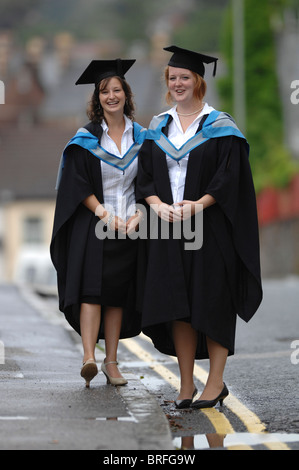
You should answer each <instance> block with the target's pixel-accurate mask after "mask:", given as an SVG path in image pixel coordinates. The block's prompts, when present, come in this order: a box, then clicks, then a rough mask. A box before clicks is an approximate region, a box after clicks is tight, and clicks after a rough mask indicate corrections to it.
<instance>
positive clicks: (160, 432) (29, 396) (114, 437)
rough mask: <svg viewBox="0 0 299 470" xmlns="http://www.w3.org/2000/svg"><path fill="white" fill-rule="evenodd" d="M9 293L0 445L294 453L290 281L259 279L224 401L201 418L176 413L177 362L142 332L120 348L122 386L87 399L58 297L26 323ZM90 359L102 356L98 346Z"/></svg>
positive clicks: (298, 417)
mask: <svg viewBox="0 0 299 470" xmlns="http://www.w3.org/2000/svg"><path fill="white" fill-rule="evenodd" d="M12 294H14V290H13V289H12V290H9V289H8V290H7V286H2V287H1V289H0V295H1V301H2V303H1V305H2V306H3V305H4V304H5V302H6V308H5V311H6V313H5V316H3V315H1V319H2V322H1V326H0V341H1V340H2V342H3V343H4V345H5V352H6V360H5V367H2V368H1V364H0V378H1V386H0V395H1V412H0V443H1V444H0V448H1V449H3V448H5V449H6V448H9V449H20V448H47V449H48V448H49V449H57V448H63V449H65V448H70V449H117V448H119V449H163V448H167V449H171V448H173V449H174V448H176V449H178V448H182V447H183V448H193V449H194V448H195V449H198V450H201V449H211V448H219V449H221V448H226V449H237V448H240V449H244V450H247V449H262V450H273V449H282V450H293V449H299V393H298V388H299V387H298V378H299V328H298V326H299V318H298V305H299V280H298V279H297V278H289V279H285V280H281V281H278V280H268V281H264V301H263V304H262V306H261V307H260V310H259V311H258V313H257V314H256V316H255V317H254V318H253V319H252V320H251V322H249V324H245V323H244V322H242V321H239V323H238V328H237V341H236V354H235V356H234V357H231V358H229V359H228V363H227V367H226V373H225V382H226V384H227V386H228V388H229V390H230V393H231V394H230V397H229V399H227V400H225V401H224V405H225V406H223V407H222V409H220V408H219V407H217V408H216V409H212V410H207V411H204V412H203V411H190V410H185V411H184V410H182V411H180V410H176V409H175V408H174V404H173V400H174V399H175V398H176V396H177V389H178V386H179V381H178V367H177V363H176V362H175V360H174V359H173V358H169V357H167V356H165V355H162V354H159V353H158V352H157V351H156V350H155V349H154V348H153V346H152V344H151V343H150V342H149V341H148V339H147V338H146V337H143V336H140V337H138V338H134V339H132V340H124V341H122V342H121V344H120V349H119V358H120V360H121V365H122V370H123V372H124V373H127V374H128V376H129V377H131V380H130V381H129V387H126V388H123V390H122V391H121V393H120V392H119V391H118V389H117V388H114V387H113V388H111V387H110V386H108V387H107V386H106V385H105V380H104V377H103V376H99V378H97V381H98V382H97V385H96V386H95V387H94V388H92V389H91V390H90V391H89V392H91V393H89V394H88V395H86V390H85V389H84V387H82V383H81V381H80V379H79V378H78V373H75V372H77V371H74V364H76V366H77V367H78V366H80V361H81V351H80V344H79V343H78V342H77V339H76V340H75V341H74V339H73V338H74V337H73V336H72V335H70V333H69V331H67V330H65V328H64V326H62V324H61V320H62V319H61V318H60V316H59V315H57V313H56V314H54V315H53V313H54V312H55V311H56V310H57V308H56V300H54V302H53V299H52V300H49V301H48V300H46V299H43V300H42V301H41V303H39V300H38V302H37V304H36V305H37V310H41V306H45V308H42V310H43V311H42V312H41V311H40V312H39V313H38V314H37V315H33V316H32V315H31V314H30V315H29V316H27V317H28V318H29V321H26V322H25V323H24V321H23V319H24V317H25V316H26V311H27V309H30V307H29V306H28V303H27V301H28V299H27V300H26V298H25V297H26V296H25V297H23V298H22V300H20V298H18V295H17V294H16V292H15V294H14V295H12ZM32 298H35V297H34V296H33V297H32V296H31V297H30V302H31V300H32ZM30 302H29V303H30ZM11 315H14V320H17V322H18V325H22V327H21V328H18V331H17V330H13V329H12V328H11V326H12V323H11V320H10V318H11ZM40 317H42V321H41V318H40ZM44 322H46V323H47V325H48V326H47V328H45V323H44ZM62 323H63V324H64V320H63V322H62ZM99 346H100V348H101V343H100V345H99ZM97 354H98V358H99V360H102V357H103V352H102V351H101V349H98V353H97ZM0 358H1V354H0ZM207 371H208V361H197V366H196V369H195V378H196V380H195V381H196V384H197V386H198V389H199V391H200V390H201V389H202V388H203V384H204V381H205V379H206V373H207ZM25 376H26V377H25ZM28 377H29V379H30V380H24V379H26V378H28ZM134 393H135V394H137V395H138V396H137V395H136V396H135V398H134ZM99 402H101V403H102V404H103V403H105V404H106V405H105V406H99V405H98V404H99ZM134 406H135V409H134ZM17 418H18V419H17ZM28 418H30V426H29V420H28ZM163 418H164V419H163ZM137 421H139V425H138V426H139V427H138V426H137ZM140 423H141V424H142V425H141V426H140ZM118 436H121V439H122V440H121V439H120V438H119V437H118Z"/></svg>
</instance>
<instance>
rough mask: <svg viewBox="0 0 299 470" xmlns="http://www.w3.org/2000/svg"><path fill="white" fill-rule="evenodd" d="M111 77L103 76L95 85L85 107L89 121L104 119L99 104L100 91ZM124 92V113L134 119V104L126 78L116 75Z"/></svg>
mask: <svg viewBox="0 0 299 470" xmlns="http://www.w3.org/2000/svg"><path fill="white" fill-rule="evenodd" d="M111 78H113V77H108V78H104V79H103V80H101V81H100V82H99V83H98V84H97V85H96V87H95V89H94V92H93V95H92V97H91V100H90V102H89V103H88V108H87V116H88V117H89V119H90V121H92V122H101V121H102V119H104V111H103V108H102V106H101V105H100V96H99V95H100V92H101V91H102V90H104V89H105V88H106V86H107V85H108V83H109V81H110V80H111ZM115 78H117V79H118V80H119V82H120V84H121V86H122V88H123V90H124V92H125V95H126V102H125V106H124V114H125V115H126V116H127V117H128V118H129V119H131V120H132V121H133V120H134V113H135V106H134V102H133V93H132V90H131V87H130V85H129V84H128V82H127V81H126V80H124V79H123V78H121V77H118V76H116V77H115Z"/></svg>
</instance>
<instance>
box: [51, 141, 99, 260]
mask: <svg viewBox="0 0 299 470" xmlns="http://www.w3.org/2000/svg"><path fill="white" fill-rule="evenodd" d="M93 193H94V190H93V187H92V179H91V175H90V169H89V165H88V155H87V151H85V150H83V149H82V148H80V147H78V146H76V145H72V146H70V147H69V148H68V149H67V150H66V159H65V165H64V169H63V171H62V176H61V181H60V185H59V188H58V193H57V200H56V209H55V216H54V225H53V233H52V241H51V246H50V252H51V257H52V261H53V264H54V266H55V267H56V269H57V268H59V264H60V262H59V260H60V259H61V257H60V253H61V250H63V249H64V247H65V244H66V243H67V239H66V238H67V230H66V222H68V221H69V220H70V219H71V217H72V215H73V214H74V213H75V212H76V210H77V208H78V206H79V205H80V204H81V202H82V201H83V200H84V199H86V198H87V197H88V196H90V195H91V194H93Z"/></svg>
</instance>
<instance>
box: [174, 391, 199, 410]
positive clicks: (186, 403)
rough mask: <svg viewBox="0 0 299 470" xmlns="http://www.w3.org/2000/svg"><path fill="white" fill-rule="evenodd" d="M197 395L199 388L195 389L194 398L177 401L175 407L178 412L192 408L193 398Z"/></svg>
mask: <svg viewBox="0 0 299 470" xmlns="http://www.w3.org/2000/svg"><path fill="white" fill-rule="evenodd" d="M196 394H197V388H195V389H194V392H193V393H192V398H185V400H175V402H174V404H175V407H176V408H177V409H178V410H181V409H183V408H190V405H191V403H192V400H193V398H194V397H195V395H196Z"/></svg>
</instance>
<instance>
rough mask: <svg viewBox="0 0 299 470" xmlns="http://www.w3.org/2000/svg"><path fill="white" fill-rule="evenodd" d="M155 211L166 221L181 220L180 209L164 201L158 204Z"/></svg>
mask: <svg viewBox="0 0 299 470" xmlns="http://www.w3.org/2000/svg"><path fill="white" fill-rule="evenodd" d="M155 212H156V213H157V214H158V216H159V217H161V219H163V220H165V221H166V222H180V221H181V220H182V215H181V209H180V208H176V207H174V205H169V204H166V203H165V202H162V203H161V204H159V206H158V207H157V209H156V211H155Z"/></svg>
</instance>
